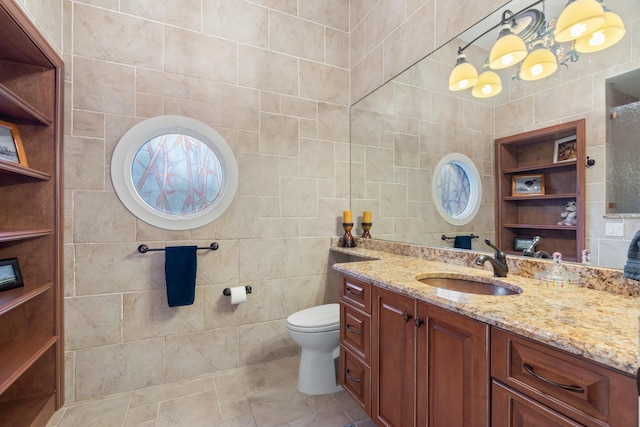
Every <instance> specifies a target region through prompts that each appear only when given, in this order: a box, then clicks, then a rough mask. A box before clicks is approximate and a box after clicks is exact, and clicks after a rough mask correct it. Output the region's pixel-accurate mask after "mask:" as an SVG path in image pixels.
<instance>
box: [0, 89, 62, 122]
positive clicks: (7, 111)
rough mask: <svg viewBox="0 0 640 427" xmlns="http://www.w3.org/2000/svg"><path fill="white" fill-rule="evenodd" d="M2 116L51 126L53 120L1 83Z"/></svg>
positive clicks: (0, 109)
mask: <svg viewBox="0 0 640 427" xmlns="http://www.w3.org/2000/svg"><path fill="white" fill-rule="evenodd" d="M0 117H3V118H5V119H8V120H9V121H11V120H13V121H17V122H20V123H31V124H38V125H44V126H50V125H51V123H52V121H51V119H50V118H48V117H46V116H45V115H44V114H42V113H41V112H39V111H38V110H36V109H35V108H33V107H32V106H31V105H29V104H28V103H27V102H26V101H23V100H22V98H20V97H19V96H18V95H16V94H15V93H13V92H12V91H11V90H9V88H7V87H6V86H4V85H3V84H1V83H0Z"/></svg>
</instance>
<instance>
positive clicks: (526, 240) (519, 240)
mask: <svg viewBox="0 0 640 427" xmlns="http://www.w3.org/2000/svg"><path fill="white" fill-rule="evenodd" d="M531 243H533V237H514V238H513V250H514V251H518V252H521V251H524V250H525V249H527V248H528V247H529V246H531Z"/></svg>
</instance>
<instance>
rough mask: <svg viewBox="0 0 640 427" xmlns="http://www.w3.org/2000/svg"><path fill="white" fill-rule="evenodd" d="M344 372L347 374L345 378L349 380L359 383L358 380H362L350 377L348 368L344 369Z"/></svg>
mask: <svg viewBox="0 0 640 427" xmlns="http://www.w3.org/2000/svg"><path fill="white" fill-rule="evenodd" d="M344 374H345V375H346V376H347V378H348V379H349V380H351V381H353V382H356V383H359V382H360V381H362V379H360V378H354V377H352V376H351V375H349V370H348V369H347V370H346V371H345V373H344Z"/></svg>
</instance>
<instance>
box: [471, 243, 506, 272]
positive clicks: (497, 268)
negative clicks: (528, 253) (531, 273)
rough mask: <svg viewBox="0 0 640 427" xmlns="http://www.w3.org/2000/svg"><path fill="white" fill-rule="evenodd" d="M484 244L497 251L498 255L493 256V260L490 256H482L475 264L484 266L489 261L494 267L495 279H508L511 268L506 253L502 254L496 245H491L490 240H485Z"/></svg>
mask: <svg viewBox="0 0 640 427" xmlns="http://www.w3.org/2000/svg"><path fill="white" fill-rule="evenodd" d="M484 243H485V244H487V245H488V246H490V247H492V248H493V249H495V251H496V253H495V254H493V258H491V257H490V256H489V255H480V256H479V257H478V258H476V260H475V261H474V264H476V265H484V263H485V262H487V261H489V263H490V264H491V266H492V267H493V275H494V276H495V277H507V273H508V272H509V266H507V256H506V255H505V253H504V252H502V251H501V250H500V249H499V248H498V247H497V246H496V245H494V244H493V243H491V241H490V240H489V239H484Z"/></svg>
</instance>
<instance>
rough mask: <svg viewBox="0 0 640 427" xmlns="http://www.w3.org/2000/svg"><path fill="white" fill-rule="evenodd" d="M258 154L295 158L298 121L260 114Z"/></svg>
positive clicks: (292, 118) (285, 117)
mask: <svg viewBox="0 0 640 427" xmlns="http://www.w3.org/2000/svg"><path fill="white" fill-rule="evenodd" d="M260 152H261V153H264V154H278V155H281V156H297V155H298V120H297V119H296V118H294V117H287V116H280V115H275V114H268V113H262V114H260Z"/></svg>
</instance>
